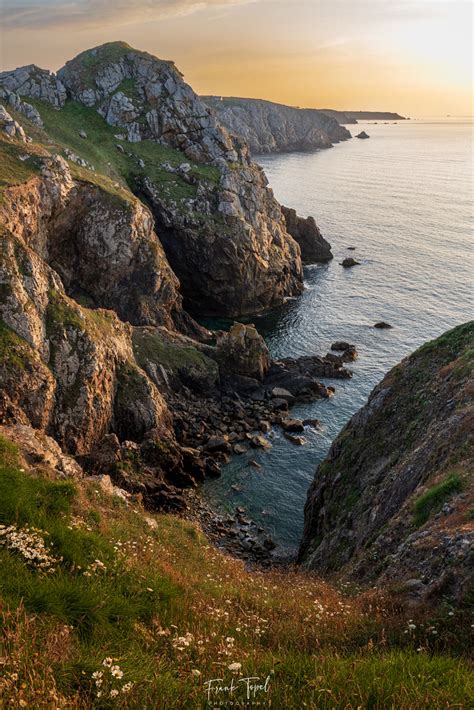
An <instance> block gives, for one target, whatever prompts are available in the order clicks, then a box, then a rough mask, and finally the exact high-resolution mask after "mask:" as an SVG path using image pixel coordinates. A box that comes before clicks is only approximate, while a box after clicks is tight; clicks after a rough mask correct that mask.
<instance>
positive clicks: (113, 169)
mask: <svg viewBox="0 0 474 710" xmlns="http://www.w3.org/2000/svg"><path fill="white" fill-rule="evenodd" d="M60 76H61V78H60V79H59V78H58V77H56V76H54V75H52V74H50V73H49V72H45V71H43V70H40V69H38V68H37V67H33V66H30V67H25V68H23V69H20V70H16V71H14V72H9V73H5V74H3V75H2V76H1V77H0V85H1V87H2V88H1V89H0V98H1V99H2V101H3V104H0V155H1V160H0V229H1V235H0V236H1V240H0V426H3V427H7V428H8V432H9V434H8V435H9V437H10V438H12V439H14V440H15V441H17V443H18V444H19V445H20V447H21V448H22V450H23V448H24V447H26V448H27V449H28V455H29V456H30V457H33V458H34V459H35V460H38V461H40V460H42V457H45V456H46V457H49V458H51V460H53V459H54V461H56V462H57V466H56V464H55V466H56V467H57V468H58V469H59V470H60V471H62V475H64V476H68V475H69V473H68V472H69V471H71V470H73V473H74V475H76V474H77V475H83V474H84V473H89V474H107V475H108V476H111V477H112V480H113V482H114V484H116V485H120V486H121V487H122V488H124V489H126V490H127V491H128V492H129V493H137V492H139V493H140V494H141V495H142V496H143V498H144V500H145V502H146V504H147V505H149V506H150V507H153V508H156V507H160V508H166V509H174V510H176V509H178V510H183V509H186V508H187V503H186V494H185V492H183V491H184V489H185V488H189V487H193V486H195V485H196V483H197V482H198V481H202V480H203V479H204V477H205V476H216V475H219V473H220V465H221V464H222V463H225V462H226V461H227V460H228V458H229V455H230V454H231V453H242V451H245V450H246V445H252V446H255V447H267V446H269V445H270V444H269V443H268V442H267V441H266V439H265V438H264V437H263V436H261V435H262V434H263V433H265V432H267V431H268V429H269V427H270V423H269V422H271V423H275V425H279V424H280V423H281V422H282V421H284V420H286V418H287V416H288V401H289V400H291V401H298V400H302V399H305V400H306V399H312V398H315V397H328V396H329V395H330V394H332V391H330V390H329V389H328V388H326V387H325V386H323V385H322V384H320V383H319V381H318V379H319V377H322V376H327V375H329V376H334V377H347V376H350V373H349V372H348V371H347V370H346V369H345V368H344V367H343V365H342V361H338V362H336V363H334V362H333V361H332V360H330V359H328V358H319V357H314V358H306V359H305V362H304V363H299V361H294V362H293V361H286V362H281V363H275V362H272V361H271V359H270V356H269V353H268V349H267V348H266V346H265V343H264V341H263V339H262V338H261V336H260V335H259V334H258V333H257V331H256V329H255V328H254V327H252V326H249V325H247V326H244V325H240V324H236V325H235V326H234V327H233V328H232V329H231V330H230V332H229V333H217V334H216V333H214V334H213V333H211V332H210V331H207V330H206V329H204V328H202V327H201V326H199V325H198V324H197V323H196V322H195V321H194V320H193V318H192V317H191V316H190V315H189V314H188V312H187V310H186V309H185V307H184V306H185V305H188V306H190V307H194V308H195V309H196V310H199V312H201V313H206V312H209V311H211V312H220V313H222V312H223V313H233V312H245V311H246V310H248V309H250V308H252V309H256V310H259V309H262V308H264V307H266V306H268V305H271V304H276V303H281V302H282V301H283V300H284V298H285V297H286V296H287V295H289V294H291V293H299V291H300V290H301V287H302V285H301V284H302V278H301V270H302V267H301V255H300V248H299V246H298V244H297V243H296V241H294V240H293V238H292V237H291V236H290V233H289V231H288V229H290V227H288V229H287V225H286V221H285V217H284V216H283V214H282V210H281V207H280V205H279V204H278V203H277V202H276V201H275V199H274V197H273V195H272V193H271V191H270V190H268V188H267V187H266V181H265V176H264V174H263V172H262V171H261V169H260V168H258V167H257V166H256V165H254V164H253V163H252V162H251V161H250V160H249V158H248V156H247V150H246V148H245V146H243V145H240V144H237V143H234V142H233V141H232V139H230V138H229V136H228V134H227V133H226V132H225V130H224V129H223V128H221V127H220V126H219V125H218V124H217V122H216V120H215V118H214V117H213V116H211V115H210V114H209V113H208V112H207V109H206V108H205V107H203V106H202V105H201V104H200V102H199V100H198V99H197V97H195V95H194V94H193V92H192V91H191V89H190V88H189V87H186V85H185V84H184V83H183V82H182V79H181V78H180V75H179V73H178V72H177V70H176V69H175V68H174V66H173V65H172V64H170V63H168V62H160V61H159V60H156V59H155V58H153V57H150V56H149V55H143V54H142V53H139V52H135V51H134V50H131V49H130V48H129V47H127V46H124V45H122V44H118V45H106V46H105V47H102V48H99V49H97V50H93V51H92V52H88V53H87V52H86V53H85V54H83V55H80V57H79V58H78V59H76V60H74V61H73V62H72V63H70V64H68V65H67V66H66V67H65V69H64V70H62V71H61V72H60ZM124 77H127V78H126V79H124ZM119 79H120V85H121V86H122V90H123V91H125V90H126V91H127V92H128V94H129V95H130V96H131V97H133V99H132V98H131V99H130V100H131V101H132V103H133V105H134V106H135V109H136V110H133V111H132V112H131V113H127V112H125V114H124V115H120V117H119V118H117V111H118V110H119V107H120V106H121V107H122V108H123V106H125V104H126V103H127V102H126V101H125V100H124V99H123V96H124V95H125V94H124V93H123V91H122V94H121V95H120V96H118V98H117V94H120V92H117V91H115V92H114V89H112V88H110V87H111V86H112V85H113V86H115V88H116V82H117V81H119ZM114 82H115V84H114ZM124 82H125V83H124ZM173 82H174V83H173ZM91 92H92V93H91ZM91 97H92V98H91ZM114 97H115V99H114ZM146 97H148V98H149V97H154V99H153V101H152V103H153V106H151V104H148V103H147V102H148V98H146ZM92 100H93V101H94V102H95V103H94V105H93V106H89V105H87V104H89V103H90V102H91V101H92ZM150 101H151V99H150ZM127 105H128V104H127ZM112 106H113V107H114V108H113V111H112V108H111V107H112ZM144 112H146V113H144ZM132 114H133V116H132ZM148 114H150V115H148ZM198 114H199V116H198ZM113 116H114V117H115V118H113ZM146 116H148V118H146ZM150 116H151V117H153V116H157V117H158V118H159V121H158V118H157V120H154V119H153V120H152V118H151V117H150ZM205 117H207V118H206V119H205ZM135 119H136V121H135ZM142 119H143V120H142ZM198 119H199V120H198ZM117 121H118V123H117ZM157 121H158V122H157ZM109 122H111V123H112V124H113V125H109ZM135 122H136V123H137V125H138V127H136V126H134V125H133V124H134V123H135ZM199 126H200V128H199ZM119 130H120V131H123V132H120V133H118V132H117V131H119ZM178 146H179V147H178ZM234 210H235V213H234ZM303 221H304V220H303ZM296 222H297V220H296ZM295 234H296V232H295ZM178 276H180V277H181V283H180V279H179V278H178ZM183 291H184V299H183V295H182V292H183ZM183 302H184V303H183ZM219 304H220V305H219ZM278 387H280V388H281V387H284V388H285V389H284V393H286V397H287V398H288V399H285V398H283V399H282V398H281V397H280V396H279V395H278V393H274V391H273V390H275V388H278ZM252 442H253V443H252ZM234 447H236V448H237V450H236V451H234ZM58 452H61V453H60V455H59V454H58ZM58 457H59V458H58ZM61 457H62V458H61ZM71 457H74V458H71ZM68 461H69V463H68ZM66 469H67V470H66ZM257 549H258V550H259V554H260V555H263V556H267V557H268V555H269V549H270V548H265V547H262V545H260V546H258V545H257V546H256V547H255V551H254V554H256V550H257Z"/></svg>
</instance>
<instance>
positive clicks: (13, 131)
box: [0, 104, 27, 143]
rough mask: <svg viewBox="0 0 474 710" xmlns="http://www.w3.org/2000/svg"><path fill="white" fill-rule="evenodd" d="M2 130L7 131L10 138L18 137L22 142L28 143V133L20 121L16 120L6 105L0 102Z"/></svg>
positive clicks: (0, 129) (0, 126)
mask: <svg viewBox="0 0 474 710" xmlns="http://www.w3.org/2000/svg"><path fill="white" fill-rule="evenodd" d="M0 131H2V132H3V133H5V134H6V135H7V136H8V137H9V138H16V139H17V140H19V141H21V142H22V143H26V142H27V139H26V134H25V131H24V130H23V126H21V125H20V124H19V123H18V121H15V120H14V119H13V118H12V117H11V116H10V114H9V113H8V111H7V110H6V109H5V107H4V106H2V105H1V104H0Z"/></svg>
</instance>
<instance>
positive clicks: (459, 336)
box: [412, 321, 474, 361]
mask: <svg viewBox="0 0 474 710" xmlns="http://www.w3.org/2000/svg"><path fill="white" fill-rule="evenodd" d="M467 348H469V349H472V348H474V321H470V322H468V323H464V324H463V325H459V326H457V327H456V328H453V329H452V330H449V331H448V332H447V333H443V335H441V336H440V337H439V338H436V339H435V340H431V341H430V342H429V343H425V345H422V346H421V348H419V349H418V350H417V351H416V352H415V353H414V355H413V356H412V357H413V358H414V359H417V358H420V356H422V357H424V356H426V355H429V356H434V357H435V358H436V359H437V360H439V359H443V360H446V361H451V360H455V359H457V358H458V357H459V356H460V355H462V353H463V351H464V350H465V349H467ZM471 357H472V356H471Z"/></svg>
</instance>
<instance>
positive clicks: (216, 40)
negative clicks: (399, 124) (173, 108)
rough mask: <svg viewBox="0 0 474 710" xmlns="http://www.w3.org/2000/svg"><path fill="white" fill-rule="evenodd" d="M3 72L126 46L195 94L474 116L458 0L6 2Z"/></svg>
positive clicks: (468, 18)
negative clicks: (180, 78) (172, 72)
mask: <svg viewBox="0 0 474 710" xmlns="http://www.w3.org/2000/svg"><path fill="white" fill-rule="evenodd" d="M2 16H3V21H2V27H3V29H2V30H1V40H2V41H1V48H0V61H1V67H2V69H11V68H14V67H16V66H19V65H22V64H29V63H35V64H38V65H39V66H44V67H46V68H50V69H57V68H59V66H61V65H62V64H63V63H64V62H65V61H66V60H67V59H70V58H72V57H73V56H74V55H75V54H77V53H78V52H80V51H82V50H84V49H86V48H89V47H92V46H95V45H98V44H102V43H103V42H106V41H113V40H117V39H123V40H125V41H127V42H129V44H131V45H132V46H135V47H137V48H139V49H145V50H147V51H149V52H151V53H153V54H156V55H157V56H159V57H162V58H165V59H173V60H174V61H175V62H176V64H177V66H178V67H179V68H180V69H181V71H183V73H184V74H185V78H186V80H187V81H188V82H189V83H190V84H191V85H192V86H193V88H194V89H195V90H196V91H197V92H198V93H201V94H217V95H226V96H229V95H233V96H245V97H250V98H263V99H268V100H271V101H277V102H280V103H286V104H290V105H297V106H307V107H317V108H334V109H347V110H383V111H398V112H400V113H402V114H404V115H427V114H431V115H434V114H438V115H446V114H451V115H454V114H459V115H472V113H473V110H472V56H471V55H472V5H471V3H470V2H468V1H467V2H466V1H465V0H452V1H449V0H393V1H392V2H384V1H383V0H241V1H239V0H227V1H226V0H203V1H202V2H195V0H129V1H127V2H125V0H119V1H118V2H107V0H103V1H102V2H100V3H94V2H93V0H71V2H68V3H66V2H63V0H28V2H26V1H23V0H15V2H13V0H4V3H3V5H2Z"/></svg>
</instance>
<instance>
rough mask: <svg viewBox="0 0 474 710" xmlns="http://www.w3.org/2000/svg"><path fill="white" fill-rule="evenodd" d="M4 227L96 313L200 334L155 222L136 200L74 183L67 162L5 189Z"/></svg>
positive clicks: (47, 162) (0, 208)
mask: <svg viewBox="0 0 474 710" xmlns="http://www.w3.org/2000/svg"><path fill="white" fill-rule="evenodd" d="M0 220H1V222H2V223H3V224H4V225H5V226H6V227H7V229H9V230H10V231H11V232H12V233H13V234H15V235H16V236H17V237H19V238H20V239H21V240H22V241H23V242H24V243H25V244H26V245H28V246H29V247H31V248H32V249H33V250H34V251H35V252H36V253H38V254H40V255H41V257H42V258H44V259H45V260H46V261H47V262H48V263H49V264H50V266H52V268H53V269H54V270H55V271H56V273H57V274H58V275H59V276H60V277H61V280H62V283H63V285H64V287H65V288H66V291H67V292H68V293H69V294H70V295H72V296H74V297H76V296H77V297H80V298H81V299H82V300H83V301H84V302H85V303H86V304H87V305H88V306H92V307H101V308H110V309H113V310H115V311H116V312H117V314H118V315H119V317H120V318H121V319H122V320H124V321H129V322H130V323H133V324H134V325H166V326H168V327H170V328H173V327H175V326H176V325H178V326H179V327H183V328H184V329H185V328H186V327H189V328H190V329H191V330H193V329H194V328H195V329H197V330H198V328H197V326H195V325H194V324H193V323H192V321H191V319H190V318H189V316H187V314H186V313H184V311H183V310H182V306H181V300H182V299H181V295H180V293H179V283H178V280H177V278H176V276H175V275H174V273H173V272H172V270H171V268H170V266H169V264H168V261H167V259H166V256H165V254H164V251H163V247H162V245H161V243H160V241H159V240H158V238H157V236H156V234H155V232H154V224H153V218H152V215H151V214H150V212H149V210H148V209H147V208H146V207H145V206H144V205H143V204H142V203H141V202H139V201H138V200H137V199H134V198H133V196H132V195H130V194H129V195H128V196H127V195H126V194H124V196H123V198H122V199H121V198H120V196H118V195H117V194H112V193H109V192H108V191H107V190H105V189H103V188H101V187H99V186H98V185H94V184H91V183H87V182H81V181H77V180H73V179H72V176H71V173H70V170H69V168H68V165H67V163H66V162H65V161H64V160H63V159H62V158H60V157H55V158H44V159H43V161H42V168H41V175H40V176H39V177H37V178H34V179H33V180H31V181H29V182H27V183H23V184H21V185H19V186H13V187H10V188H8V189H7V190H5V193H4V200H3V202H2V204H1V205H0Z"/></svg>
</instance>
